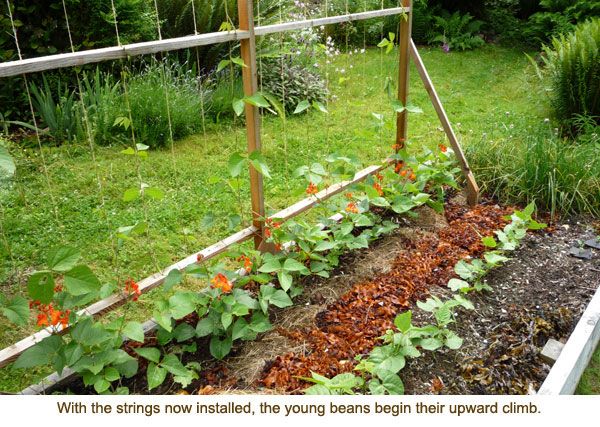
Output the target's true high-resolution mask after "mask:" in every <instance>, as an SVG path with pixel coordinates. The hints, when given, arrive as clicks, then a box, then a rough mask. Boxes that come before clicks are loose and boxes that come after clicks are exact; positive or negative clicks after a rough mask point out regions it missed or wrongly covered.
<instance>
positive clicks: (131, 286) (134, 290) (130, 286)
mask: <svg viewBox="0 0 600 427" xmlns="http://www.w3.org/2000/svg"><path fill="white" fill-rule="evenodd" d="M125 293H126V294H127V295H129V296H132V297H133V298H132V300H133V301H137V300H138V298H139V297H140V295H141V294H142V291H140V286H139V285H138V284H137V283H135V281H134V280H133V279H131V278H129V279H127V280H125Z"/></svg>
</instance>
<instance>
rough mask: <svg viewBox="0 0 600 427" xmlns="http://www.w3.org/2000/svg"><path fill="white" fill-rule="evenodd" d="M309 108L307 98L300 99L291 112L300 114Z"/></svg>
mask: <svg viewBox="0 0 600 427" xmlns="http://www.w3.org/2000/svg"><path fill="white" fill-rule="evenodd" d="M309 108H310V102H308V101H307V100H304V101H300V102H299V103H298V105H297V106H296V109H295V110H294V113H293V114H300V113H302V112H303V111H306V110H308V109H309Z"/></svg>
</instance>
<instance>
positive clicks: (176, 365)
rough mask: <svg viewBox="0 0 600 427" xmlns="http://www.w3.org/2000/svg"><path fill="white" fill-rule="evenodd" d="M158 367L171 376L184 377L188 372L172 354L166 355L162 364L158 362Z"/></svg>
mask: <svg viewBox="0 0 600 427" xmlns="http://www.w3.org/2000/svg"><path fill="white" fill-rule="evenodd" d="M160 366H162V367H163V368H165V369H166V370H167V371H169V372H170V373H171V374H173V375H179V376H183V377H185V376H186V375H188V374H189V372H188V370H187V369H185V366H183V364H182V363H181V361H180V360H179V358H178V357H177V356H175V355H174V354H167V355H166V356H165V357H164V359H163V360H162V362H160Z"/></svg>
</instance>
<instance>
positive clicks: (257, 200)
mask: <svg viewBox="0 0 600 427" xmlns="http://www.w3.org/2000/svg"><path fill="white" fill-rule="evenodd" d="M238 15H239V22H240V25H239V26H240V30H242V31H247V32H248V33H249V37H248V38H247V39H244V40H241V41H240V49H241V55H242V59H243V61H244V64H246V66H245V67H243V71H242V78H243V81H244V94H245V95H246V96H252V95H254V94H256V92H257V91H258V71H257V67H256V36H255V34H254V10H253V2H252V0H238ZM245 112H246V135H247V139H248V155H250V154H251V153H253V152H255V151H257V152H260V150H261V144H260V112H259V111H258V108H257V107H255V106H254V105H250V104H248V103H246V105H245ZM250 196H251V199H252V224H253V225H254V227H256V229H257V230H258V231H257V233H256V234H255V236H254V246H255V247H256V248H257V249H258V248H260V247H261V243H262V241H263V233H264V218H265V201H264V191H263V180H262V175H261V174H260V173H258V171H257V170H256V169H255V168H254V167H253V166H252V165H250Z"/></svg>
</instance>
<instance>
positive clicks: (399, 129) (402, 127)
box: [396, 0, 412, 151]
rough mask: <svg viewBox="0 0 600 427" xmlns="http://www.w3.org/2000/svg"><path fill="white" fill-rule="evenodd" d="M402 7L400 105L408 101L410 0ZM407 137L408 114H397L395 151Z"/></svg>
mask: <svg viewBox="0 0 600 427" xmlns="http://www.w3.org/2000/svg"><path fill="white" fill-rule="evenodd" d="M402 6H403V7H409V8H410V11H409V12H407V13H406V16H403V17H400V31H399V33H398V38H399V40H398V50H399V53H400V60H399V66H398V100H399V101H400V102H401V103H402V105H406V103H407V101H408V86H409V83H408V79H409V73H408V67H409V65H410V62H409V61H410V39H411V33H412V0H402ZM407 135H408V112H407V111H406V110H404V111H403V112H401V113H398V117H397V119H396V151H398V150H400V149H402V148H404V144H405V143H406V137H407Z"/></svg>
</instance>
